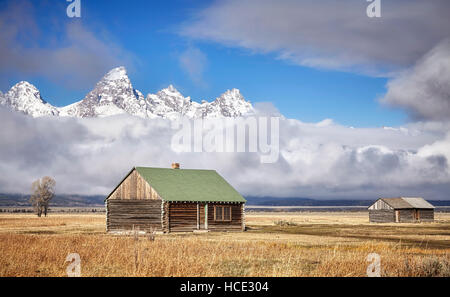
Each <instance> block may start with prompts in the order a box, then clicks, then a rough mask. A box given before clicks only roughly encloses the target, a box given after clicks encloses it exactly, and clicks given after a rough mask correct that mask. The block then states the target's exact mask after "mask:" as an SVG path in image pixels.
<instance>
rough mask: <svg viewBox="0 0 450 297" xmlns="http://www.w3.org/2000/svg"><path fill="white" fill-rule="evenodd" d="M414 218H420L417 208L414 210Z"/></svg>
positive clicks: (417, 219)
mask: <svg viewBox="0 0 450 297" xmlns="http://www.w3.org/2000/svg"><path fill="white" fill-rule="evenodd" d="M414 220H416V221H419V220H420V212H419V210H418V209H415V210H414Z"/></svg>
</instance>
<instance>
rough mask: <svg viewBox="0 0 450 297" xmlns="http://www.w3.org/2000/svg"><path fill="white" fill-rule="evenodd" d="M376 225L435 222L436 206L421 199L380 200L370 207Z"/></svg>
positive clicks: (370, 216)
mask: <svg viewBox="0 0 450 297" xmlns="http://www.w3.org/2000/svg"><path fill="white" fill-rule="evenodd" d="M369 221H370V222H374V223H390V222H395V223H405V222H406V223H412V222H433V221H434V206H433V205H431V204H430V203H429V202H427V201H426V200H425V199H423V198H421V197H398V198H380V199H378V200H377V201H375V203H374V204H372V205H371V206H369Z"/></svg>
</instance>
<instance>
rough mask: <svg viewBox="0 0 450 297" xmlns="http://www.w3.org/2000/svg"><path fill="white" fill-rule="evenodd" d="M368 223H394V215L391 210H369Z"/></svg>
mask: <svg viewBox="0 0 450 297" xmlns="http://www.w3.org/2000/svg"><path fill="white" fill-rule="evenodd" d="M369 222H372V223H390V222H395V213H394V211H393V210H387V209H378V210H371V209H370V210H369Z"/></svg>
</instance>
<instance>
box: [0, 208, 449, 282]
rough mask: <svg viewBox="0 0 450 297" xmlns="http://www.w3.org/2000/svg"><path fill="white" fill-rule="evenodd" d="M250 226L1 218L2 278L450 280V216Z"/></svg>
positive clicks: (283, 216)
mask: <svg viewBox="0 0 450 297" xmlns="http://www.w3.org/2000/svg"><path fill="white" fill-rule="evenodd" d="M246 222H247V226H248V229H249V230H248V231H246V232H240V233H212V232H211V233H203V234H194V233H185V234H168V235H163V234H161V235H156V236H155V238H154V240H150V239H149V237H147V236H140V237H139V238H138V239H137V240H136V238H135V237H133V236H124V235H122V236H118V235H109V234H106V233H105V216H104V214H50V215H49V217H47V218H37V217H36V216H34V215H32V214H0V250H1V254H0V276H66V268H67V266H68V265H69V263H68V262H65V260H66V256H67V255H68V254H69V253H78V254H79V255H80V257H81V274H82V276H366V275H367V274H366V270H367V266H368V265H369V262H367V260H366V258H367V255H368V254H369V253H378V254H379V255H380V259H381V263H380V264H381V275H382V276H450V213H437V214H436V222H435V223H417V224H369V223H368V214H367V213H366V212H289V213H280V212H273V213H268V212H260V213H252V212H249V213H247V216H246Z"/></svg>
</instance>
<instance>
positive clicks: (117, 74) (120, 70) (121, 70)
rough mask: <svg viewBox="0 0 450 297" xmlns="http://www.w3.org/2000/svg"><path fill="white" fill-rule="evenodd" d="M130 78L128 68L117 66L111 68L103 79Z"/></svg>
mask: <svg viewBox="0 0 450 297" xmlns="http://www.w3.org/2000/svg"><path fill="white" fill-rule="evenodd" d="M122 79H126V80H129V78H128V75H127V69H126V68H125V67H124V66H120V67H116V68H114V69H112V70H110V71H109V72H108V73H107V74H106V75H105V76H104V77H103V79H102V80H108V81H115V80H122Z"/></svg>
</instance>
